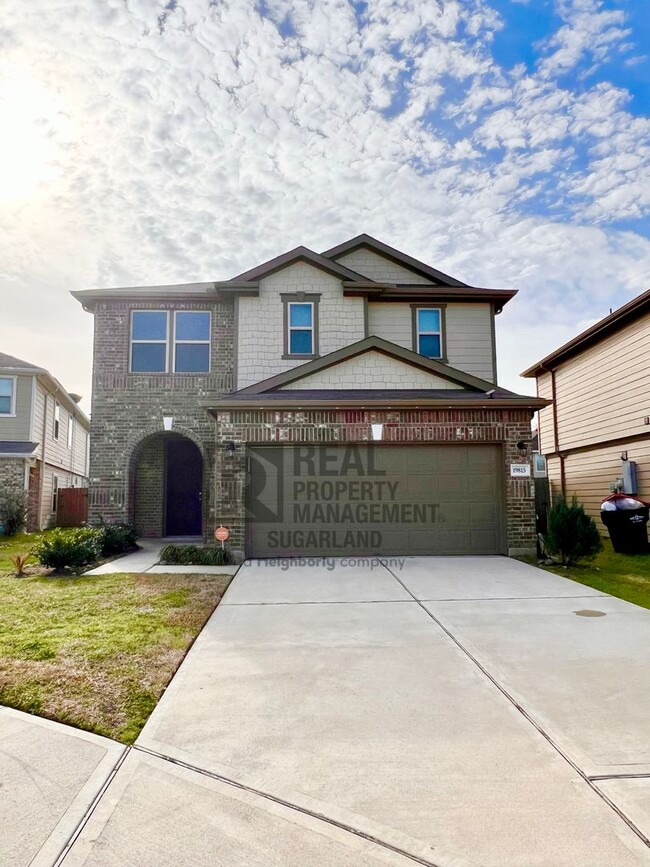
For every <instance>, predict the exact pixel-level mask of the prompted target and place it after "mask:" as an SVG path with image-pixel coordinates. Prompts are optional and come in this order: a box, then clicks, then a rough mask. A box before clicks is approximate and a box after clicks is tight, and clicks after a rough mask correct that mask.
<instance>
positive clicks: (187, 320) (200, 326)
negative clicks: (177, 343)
mask: <svg viewBox="0 0 650 867" xmlns="http://www.w3.org/2000/svg"><path fill="white" fill-rule="evenodd" d="M209 339H210V314H209V313H199V312H197V313H185V312H180V313H177V314H176V340H209Z"/></svg>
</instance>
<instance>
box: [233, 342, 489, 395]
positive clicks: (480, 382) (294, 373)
mask: <svg viewBox="0 0 650 867" xmlns="http://www.w3.org/2000/svg"><path fill="white" fill-rule="evenodd" d="M370 350H376V351H377V352H381V353H383V354H384V355H388V356H389V357H390V358H396V359H397V360H399V361H404V362H406V363H407V364H410V365H411V366H413V367H417V368H419V369H420V370H425V371H427V372H428V373H433V374H436V375H437V376H442V377H443V378H444V379H447V380H449V381H450V382H455V383H457V384H459V385H461V386H463V387H466V388H470V389H473V390H474V391H482V392H487V391H489V390H490V389H491V388H492V385H493V384H492V383H491V382H488V381H487V380H486V379H479V378H478V377H477V376H472V375H471V374H469V373H465V372H464V371H461V370H457V369H456V368H454V367H449V365H447V364H444V363H443V362H441V361H435V360H434V359H431V358H425V357H424V356H423V355H418V354H417V353H416V352H413V351H411V350H410V349H405V348H404V347H403V346H398V345H397V344H396V343H391V342H390V341H388V340H384V339H383V338H382V337H376V336H375V335H372V336H371V337H365V338H364V339H363V340H358V341H357V342H356V343H352V344H350V345H349V346H345V347H343V348H342V349H337V350H335V351H334V352H330V353H328V354H327V355H324V356H321V357H320V358H318V359H315V360H313V361H309V362H307V364H301V365H300V366H299V367H294V368H292V369H291V370H287V371H285V372H284V373H279V374H277V375H276V376H271V377H269V378H268V379H264V380H262V381H261V382H256V383H255V384H254V385H249V386H247V387H246V388H242V389H240V390H239V392H238V393H239V394H262V393H263V392H265V391H271V390H272V389H276V388H281V387H282V386H283V385H288V384H289V383H291V382H296V381H297V380H299V379H304V378H305V377H306V376H311V375H312V374H313V373H318V372H319V371H321V370H326V369H327V368H328V367H332V365H335V364H339V363H340V362H342V361H347V360H348V359H351V358H355V357H356V356H357V355H362V354H363V353H364V352H369V351H370ZM295 357H296V356H292V358H295Z"/></svg>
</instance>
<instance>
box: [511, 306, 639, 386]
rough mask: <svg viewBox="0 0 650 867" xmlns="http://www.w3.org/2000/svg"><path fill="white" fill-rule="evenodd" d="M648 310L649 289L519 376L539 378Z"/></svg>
mask: <svg viewBox="0 0 650 867" xmlns="http://www.w3.org/2000/svg"><path fill="white" fill-rule="evenodd" d="M649 310H650V289H649V290H648V291H647V292H644V293H643V294H642V295H637V297H636V298H633V299H632V300H631V301H630V302H629V303H628V304H624V305H623V306H622V307H619V309H618V310H615V311H614V312H613V313H611V314H610V315H609V316H606V317H605V318H604V319H601V320H600V322H596V324H595V325H592V326H591V328H587V330H586V331H582V332H581V333H580V334H578V335H577V337H574V338H573V339H572V340H569V341H568V342H567V343H565V344H563V345H562V346H560V348H559V349H556V350H555V352H552V353H551V354H550V355H547V356H546V358H543V359H542V360H541V361H538V362H537V363H536V364H533V365H532V367H529V368H528V369H527V370H524V372H523V373H522V374H521V375H522V376H526V377H533V376H540V375H541V374H542V373H546V372H547V371H548V370H550V369H551V367H557V366H558V365H560V364H561V363H562V362H564V361H567V360H568V359H569V358H572V357H573V356H575V355H579V354H580V352H582V350H583V349H587V347H589V346H593V345H594V344H595V343H598V342H599V341H601V340H603V339H604V338H605V337H607V336H608V335H609V334H614V333H615V332H616V331H618V330H619V329H620V328H622V327H623V326H624V325H626V324H627V323H629V322H634V321H635V320H636V319H640V318H641V316H643V315H644V314H645V313H647V312H648V311H649Z"/></svg>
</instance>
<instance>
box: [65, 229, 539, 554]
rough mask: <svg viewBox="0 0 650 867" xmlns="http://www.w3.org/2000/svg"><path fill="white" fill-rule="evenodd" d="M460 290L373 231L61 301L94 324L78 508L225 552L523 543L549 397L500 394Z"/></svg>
mask: <svg viewBox="0 0 650 867" xmlns="http://www.w3.org/2000/svg"><path fill="white" fill-rule="evenodd" d="M515 294H516V293H515V292H514V291H510V290H495V289H483V288H476V287H472V286H468V285H466V284H465V283H462V282H461V281H459V280H456V279H454V278H453V277H450V276H448V275H446V274H443V273H442V272H441V271H438V270H437V269H435V268H433V267H431V266H430V265H427V264H426V263H424V262H421V261H418V260H417V259H414V258H412V257H411V256H408V255H406V254H405V253H402V252H400V251H399V250H396V249H394V248H392V247H390V246H388V245H386V244H384V243H382V242H380V241H377V240H375V239H374V238H371V237H369V236H367V235H360V236H358V237H355V238H353V239H351V240H350V241H347V242H346V243H344V244H341V245H339V246H337V247H334V248H332V249H330V250H327V251H325V252H324V253H321V254H318V253H315V252H313V251H311V250H309V249H307V248H305V247H298V248H296V249H294V250H291V251H290V252H288V253H285V254H283V255H281V256H278V257H277V258H275V259H272V260H271V261H269V262H265V263H264V264H262V265H259V266H258V267H256V268H253V269H251V270H249V271H245V272H243V273H241V274H238V275H237V276H235V277H233V278H232V279H230V280H224V281H218V282H206V283H191V284H182V285H174V286H148V287H134V288H120V289H101V290H88V291H83V292H74V293H73V295H74V296H75V297H76V298H77V299H78V300H79V301H80V302H81V303H82V304H83V306H84V308H85V309H86V310H88V311H91V312H92V313H93V314H94V316H95V347H94V372H93V404H92V414H91V415H92V430H91V442H92V447H91V470H90V476H91V479H90V485H91V489H90V510H91V517H92V516H93V515H96V514H100V513H101V514H102V515H104V516H105V517H109V518H113V519H129V520H133V521H135V523H136V524H137V525H138V526H139V528H140V530H141V532H142V533H143V534H144V535H149V536H157V537H160V536H167V537H194V536H197V537H204V538H211V537H212V533H213V531H214V529H215V527H218V526H219V525H223V526H224V527H227V528H228V529H229V530H230V534H231V538H230V545H231V547H232V549H233V551H235V552H236V554H238V555H239V556H244V555H246V556H263V557H264V556H290V555H308V556H319V555H328V556H334V555H346V554H436V553H438V554H455V553H485V554H496V553H510V554H514V553H519V552H529V551H534V549H535V515H534V496H533V491H532V482H531V479H530V468H529V466H528V459H527V457H526V456H525V454H526V452H527V449H528V448H529V444H530V420H531V417H532V414H533V413H534V411H535V410H536V409H538V408H540V407H541V406H544V405H546V401H545V400H543V399H538V398H534V397H529V396H522V395H517V394H513V393H512V392H510V391H507V390H505V389H502V388H500V387H499V386H498V385H497V371H496V361H495V359H496V347H495V329H494V318H495V316H496V315H498V314H499V313H500V312H501V310H502V309H503V306H504V305H505V304H506V303H507V302H508V301H509V300H510V299H511V298H512V297H513V296H514V295H515Z"/></svg>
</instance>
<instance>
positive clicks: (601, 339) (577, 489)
mask: <svg viewBox="0 0 650 867" xmlns="http://www.w3.org/2000/svg"><path fill="white" fill-rule="evenodd" d="M649 345H650V291H649V292H644V293H643V294H641V295H638V296H637V297H636V298H633V299H632V300H631V301H630V302H629V303H628V304H625V305H623V306H622V307H619V308H618V310H614V311H613V312H612V313H611V314H610V315H609V316H606V317H605V318H604V319H601V320H600V321H599V322H596V323H595V324H594V325H592V326H591V327H590V328H587V329H586V330H585V331H583V332H582V333H580V334H578V335H576V336H575V337H574V338H572V339H571V340H569V341H568V342H567V343H565V344H564V345H563V346H560V347H558V349H556V350H555V351H554V352H552V353H550V355H547V356H546V358H543V359H542V360H541V361H538V362H537V363H536V364H533V365H532V366H531V367H529V368H528V370H526V371H524V373H523V374H522V376H527V377H531V378H532V377H535V379H536V381H537V393H538V395H539V396H540V397H543V398H546V399H547V400H548V402H549V405H548V406H547V407H546V408H545V409H543V410H542V411H541V412H540V414H539V434H540V450H541V452H542V453H543V454H544V455H546V460H547V466H548V476H549V482H550V487H551V493H552V494H555V495H557V494H563V495H564V496H566V497H569V498H570V497H571V496H572V495H573V494H576V496H577V497H578V499H579V500H580V501H581V502H582V503H583V504H584V506H585V510H586V511H587V512H588V513H589V514H590V515H591V516H592V517H594V518H595V519H596V521H597V523H598V525H599V527H600V528H601V530H602V531H603V532H604V527H603V525H602V523H601V521H600V504H601V502H602V501H603V499H604V498H605V497H607V496H609V494H610V491H611V487H612V485H615V484H616V483H617V482H618V481H619V480H621V479H622V476H623V465H624V462H625V461H627V460H629V461H634V463H635V464H636V468H637V484H636V491H629V490H628V492H629V493H636V494H638V495H639V496H640V497H641V498H642V499H645V500H648V499H650V407H649V406H648V397H647V396H648V391H649V390H650V372H649V371H648V367H647V355H648V346H649Z"/></svg>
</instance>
